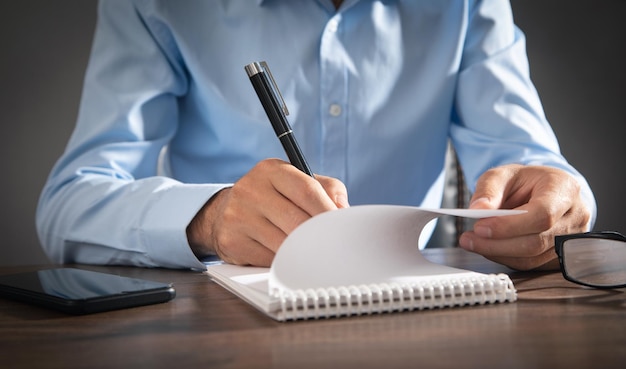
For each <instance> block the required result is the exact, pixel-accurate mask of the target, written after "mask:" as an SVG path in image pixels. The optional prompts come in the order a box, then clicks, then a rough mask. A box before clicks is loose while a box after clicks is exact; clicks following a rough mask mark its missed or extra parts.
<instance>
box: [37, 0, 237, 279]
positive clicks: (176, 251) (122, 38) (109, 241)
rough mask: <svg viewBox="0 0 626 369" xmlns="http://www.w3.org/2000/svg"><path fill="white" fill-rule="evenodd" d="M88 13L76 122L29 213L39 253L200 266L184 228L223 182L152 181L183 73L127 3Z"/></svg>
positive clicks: (173, 126)
mask: <svg viewBox="0 0 626 369" xmlns="http://www.w3.org/2000/svg"><path fill="white" fill-rule="evenodd" d="M98 11H99V17H98V23H97V26H96V32H95V36H94V42H93V48H92V52H91V57H90V62H89V65H88V68H87V72H86V76H85V85H84V89H83V96H82V100H81V105H80V110H79V114H78V121H77V125H76V128H75V131H74V132H73V134H72V137H71V139H70V141H69V143H68V146H67V148H66V151H65V152H64V154H63V155H62V157H61V158H60V159H59V161H58V162H57V163H56V165H55V167H54V168H53V170H52V172H51V174H50V176H49V178H48V180H47V183H46V185H45V187H44V189H43V191H42V194H41V197H40V200H39V204H38V208H37V217H36V218H37V219H36V220H37V222H36V223H37V230H38V233H39V237H40V240H41V242H42V245H43V248H44V250H45V251H46V252H47V254H48V255H49V256H50V257H51V259H52V260H53V261H54V262H60V263H69V262H76V263H95V264H129V265H139V266H150V267H156V266H161V267H170V268H198V269H202V268H203V267H204V266H203V264H202V263H201V262H200V261H199V260H198V259H197V258H196V257H195V256H194V254H193V252H192V251H191V249H190V247H189V245H188V241H187V237H186V227H187V225H188V224H189V222H190V221H191V219H192V218H193V217H194V215H195V214H196V213H197V211H198V210H199V209H200V208H201V207H202V206H203V204H204V203H206V201H207V200H208V199H209V198H210V197H211V196H212V195H213V194H215V193H216V192H217V191H218V190H219V189H221V188H223V187H225V186H226V185H227V184H211V185H203V184H184V183H181V182H178V181H176V180H173V179H171V178H167V177H164V176H159V175H157V174H158V173H157V168H158V165H157V163H158V162H159V155H160V153H161V151H162V149H163V148H164V147H165V146H166V145H167V143H168V141H169V140H170V139H171V138H172V137H173V135H174V134H175V133H176V130H177V124H178V123H177V122H178V116H177V111H178V109H177V101H178V100H177V97H178V96H180V95H181V94H184V93H185V91H186V89H187V80H186V76H185V70H184V67H183V66H182V63H181V62H180V60H179V59H178V55H177V51H176V49H175V46H174V43H170V42H167V41H168V35H167V32H166V30H165V28H163V29H159V28H158V27H157V26H154V27H152V28H148V27H147V26H146V22H145V19H143V18H142V15H141V13H140V12H139V11H138V10H137V9H135V8H134V6H133V3H132V2H130V1H110V2H109V1H103V2H101V3H100V6H99V9H98ZM155 35H158V36H159V37H158V38H157V37H155Z"/></svg>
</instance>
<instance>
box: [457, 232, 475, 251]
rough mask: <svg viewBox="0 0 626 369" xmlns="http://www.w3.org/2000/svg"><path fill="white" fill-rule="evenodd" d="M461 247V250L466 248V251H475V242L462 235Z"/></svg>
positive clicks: (460, 239)
mask: <svg viewBox="0 0 626 369" xmlns="http://www.w3.org/2000/svg"><path fill="white" fill-rule="evenodd" d="M459 246H461V248H464V249H466V250H469V251H473V250H474V241H473V240H472V238H471V237H469V236H466V235H464V234H463V235H461V238H459Z"/></svg>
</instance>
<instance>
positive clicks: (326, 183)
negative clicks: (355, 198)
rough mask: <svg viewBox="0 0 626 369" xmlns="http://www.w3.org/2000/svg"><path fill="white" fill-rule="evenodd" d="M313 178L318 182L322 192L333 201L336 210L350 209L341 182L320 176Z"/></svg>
mask: <svg viewBox="0 0 626 369" xmlns="http://www.w3.org/2000/svg"><path fill="white" fill-rule="evenodd" d="M315 178H316V179H317V180H318V181H319V182H320V184H321V185H322V187H323V188H324V191H326V193H327V194H328V197H330V198H331V200H333V202H334V203H335V205H336V206H337V207H338V208H347V207H350V203H349V202H348V190H347V189H346V185H344V184H343V182H341V181H340V180H338V179H336V178H332V177H326V176H322V175H317V176H316V177H315Z"/></svg>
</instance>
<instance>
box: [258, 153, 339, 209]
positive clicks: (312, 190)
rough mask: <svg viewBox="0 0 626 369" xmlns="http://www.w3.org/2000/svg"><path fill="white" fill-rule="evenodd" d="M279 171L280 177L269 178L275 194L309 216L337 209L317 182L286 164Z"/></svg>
mask: <svg viewBox="0 0 626 369" xmlns="http://www.w3.org/2000/svg"><path fill="white" fill-rule="evenodd" d="M280 170H281V175H275V176H272V177H271V179H270V180H271V183H272V185H273V186H274V188H275V189H276V191H277V192H279V193H280V194H282V195H283V196H284V197H285V198H287V199H288V200H289V201H291V202H293V203H294V204H295V205H296V206H298V207H299V208H300V209H302V210H304V211H305V212H306V213H307V214H308V215H309V216H314V215H317V214H320V213H322V212H325V211H328V210H334V209H337V205H336V204H335V202H334V201H333V199H331V197H330V196H329V195H328V193H327V192H326V190H325V189H324V187H323V186H322V184H321V183H320V182H319V181H318V180H316V179H314V178H312V177H310V176H308V175H306V174H304V173H303V172H301V171H300V170H298V169H297V168H296V167H294V166H292V165H291V164H288V163H286V166H285V167H282V168H280Z"/></svg>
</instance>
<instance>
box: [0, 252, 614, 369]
mask: <svg viewBox="0 0 626 369" xmlns="http://www.w3.org/2000/svg"><path fill="white" fill-rule="evenodd" d="M425 254H426V256H427V257H428V258H429V259H431V260H433V261H436V262H444V263H446V264H449V265H453V266H458V267H463V268H467V269H473V270H476V271H481V272H499V271H506V269H505V268H503V267H501V266H498V265H496V264H493V263H491V262H488V261H486V260H484V259H482V258H481V257H478V256H476V255H473V254H470V253H467V252H465V251H463V250H460V249H439V250H437V249H434V250H428V251H426V252H425ZM81 267H83V268H86V269H92V270H99V271H107V272H110V273H118V274H121V275H126V276H133V277H139V278H145V279H152V280H156V281H162V282H174V284H175V287H176V291H177V297H176V298H175V299H174V300H173V301H171V302H168V303H164V304H158V305H151V306H145V307H139V308H133V309H126V310H118V311H112V312H106V313H100V314H93V315H86V316H77V317H76V316H67V315H64V314H61V313H57V312H55V311H49V310H45V309H42V308H38V307H33V306H29V305H25V304H22V303H18V302H13V301H9V300H0V366H1V367H3V368H20V367H27V368H36V367H56V368H74V367H76V368H114V367H124V368H132V367H136V368H161V367H163V368H199V367H202V368H255V367H257V368H342V367H349V368H384V369H390V368H476V367H481V368H507V369H508V368H568V369H572V368H598V369H606V368H623V367H624V365H625V364H624V363H626V293H625V292H626V289H618V290H610V291H600V290H592V289H586V288H583V287H579V286H577V285H574V284H571V283H569V282H567V281H565V280H564V279H563V278H562V277H561V275H560V274H559V273H512V274H511V276H512V279H513V281H514V283H515V285H516V287H517V289H518V296H519V300H518V301H517V302H515V303H509V304H498V305H487V306H472V307H462V308H451V309H440V310H431V311H416V312H405V313H396V314H385V315H374V316H364V317H353V318H340V319H329V320H319V321H302V322H289V323H277V322H274V321H273V320H271V319H270V318H267V317H265V316H264V315H262V314H261V313H259V312H257V311H256V310H255V309H254V308H252V307H251V306H249V305H248V304H246V303H244V302H243V301H241V300H239V299H238V298H237V297H235V296H234V295H232V294H230V293H229V292H227V291H226V290H224V289H222V288H221V287H219V286H218V285H216V284H215V283H212V282H210V281H209V279H208V277H207V276H205V275H203V274H201V273H195V272H190V271H173V270H160V269H156V270H155V269H140V268H127V267H95V266H81ZM29 269H36V268H35V267H20V268H3V269H0V274H6V273H12V272H18V271H25V270H29ZM509 272H510V271H509Z"/></svg>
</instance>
